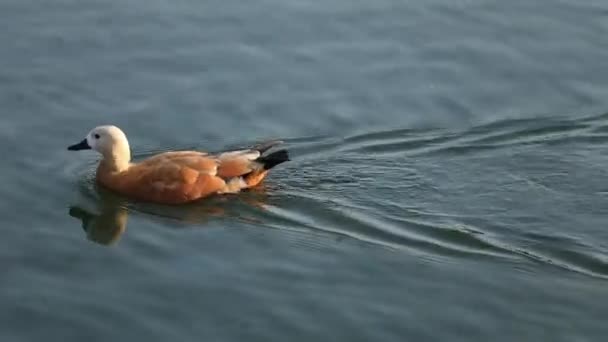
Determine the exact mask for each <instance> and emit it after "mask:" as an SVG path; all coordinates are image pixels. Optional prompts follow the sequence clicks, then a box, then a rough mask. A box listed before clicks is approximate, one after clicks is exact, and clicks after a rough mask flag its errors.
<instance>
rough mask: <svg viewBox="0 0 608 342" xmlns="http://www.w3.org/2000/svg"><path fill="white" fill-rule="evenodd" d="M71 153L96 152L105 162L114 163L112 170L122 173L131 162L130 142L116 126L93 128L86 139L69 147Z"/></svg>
mask: <svg viewBox="0 0 608 342" xmlns="http://www.w3.org/2000/svg"><path fill="white" fill-rule="evenodd" d="M68 150H70V151H80V150H94V151H97V152H99V153H100V154H101V155H102V156H103V158H104V161H106V162H109V163H112V164H113V165H112V168H113V169H117V170H118V171H122V170H124V169H126V168H127V167H128V164H129V161H130V160H131V150H130V148H129V141H128V140H127V136H126V135H125V133H124V132H123V131H122V130H121V129H120V128H118V127H116V126H111V125H107V126H98V127H95V128H93V129H92V130H91V131H90V132H89V134H87V136H86V138H84V139H83V140H82V141H81V142H79V143H78V144H75V145H72V146H69V147H68Z"/></svg>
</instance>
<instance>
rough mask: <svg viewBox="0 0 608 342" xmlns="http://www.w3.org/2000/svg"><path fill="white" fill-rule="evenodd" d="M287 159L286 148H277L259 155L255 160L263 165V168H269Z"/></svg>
mask: <svg viewBox="0 0 608 342" xmlns="http://www.w3.org/2000/svg"><path fill="white" fill-rule="evenodd" d="M289 160H290V159H289V152H287V150H279V151H276V152H272V153H270V154H268V155H265V156H262V157H259V158H258V159H257V160H256V161H257V162H259V163H261V164H262V165H264V170H270V169H272V168H273V167H275V166H277V165H279V164H281V163H284V162H286V161H289Z"/></svg>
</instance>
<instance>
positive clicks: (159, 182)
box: [114, 152, 226, 203]
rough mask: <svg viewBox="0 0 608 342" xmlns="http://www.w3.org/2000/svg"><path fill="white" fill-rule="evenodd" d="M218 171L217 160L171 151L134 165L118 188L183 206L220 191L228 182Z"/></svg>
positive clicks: (136, 195)
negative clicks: (182, 204)
mask: <svg viewBox="0 0 608 342" xmlns="http://www.w3.org/2000/svg"><path fill="white" fill-rule="evenodd" d="M217 170H218V162H217V160H216V159H215V158H213V157H208V156H206V155H202V154H197V153H196V152H194V153H191V154H188V153H181V154H176V153H171V152H169V153H165V154H161V155H158V156H154V157H152V158H149V159H147V160H145V161H143V162H141V163H139V164H135V165H133V166H131V167H130V168H129V169H128V170H127V171H126V172H125V173H123V174H121V175H119V176H117V177H116V178H115V182H116V184H114V188H117V189H118V190H123V192H127V193H128V194H129V195H131V196H134V197H137V198H140V199H143V200H148V201H155V202H164V203H182V202H187V201H191V200H195V199H198V198H201V197H205V196H207V195H210V194H212V193H215V192H218V191H220V190H221V189H222V188H223V187H224V186H225V184H226V183H225V182H224V180H223V179H222V178H220V177H217Z"/></svg>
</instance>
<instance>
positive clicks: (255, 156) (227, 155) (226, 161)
mask: <svg viewBox="0 0 608 342" xmlns="http://www.w3.org/2000/svg"><path fill="white" fill-rule="evenodd" d="M281 143H282V141H280V140H273V141H268V142H263V143H260V144H257V145H254V146H253V147H251V148H249V149H243V150H236V151H228V152H223V153H220V154H218V155H217V156H216V158H217V160H218V169H217V175H218V176H219V177H222V178H224V179H230V178H234V177H242V176H245V175H248V174H250V173H252V172H255V171H261V170H263V169H264V162H263V160H262V158H263V157H262V154H264V153H265V152H266V151H268V150H270V149H271V148H273V147H274V146H276V145H279V144H281Z"/></svg>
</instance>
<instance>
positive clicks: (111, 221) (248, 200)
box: [69, 185, 266, 245]
mask: <svg viewBox="0 0 608 342" xmlns="http://www.w3.org/2000/svg"><path fill="white" fill-rule="evenodd" d="M100 195H101V199H100V201H101V210H100V212H99V213H98V214H97V213H93V212H91V211H89V210H87V209H84V208H83V207H80V206H72V207H70V211H69V214H70V216H72V217H75V218H78V219H80V221H81V222H82V228H83V229H84V231H85V232H86V235H87V238H88V239H89V240H91V241H93V242H96V243H98V244H102V245H112V244H114V243H116V242H118V241H119V240H120V238H121V236H122V235H123V234H124V232H125V231H126V229H127V219H128V217H129V209H127V203H126V202H125V201H124V200H121V199H119V198H116V196H114V195H113V194H110V193H107V192H105V193H104V192H103V191H101V192H100ZM238 199H239V201H224V200H223V198H215V199H212V200H209V201H205V202H203V203H191V204H189V205H186V206H180V207H174V206H154V205H145V204H142V205H137V212H140V213H145V214H149V215H151V216H155V217H157V218H162V219H172V220H175V221H176V222H179V223H181V224H200V223H202V222H204V221H206V220H208V219H210V218H213V217H227V216H230V217H235V218H239V219H241V220H246V221H254V219H252V218H247V217H243V215H242V211H241V210H238V208H239V207H238V204H239V202H241V203H244V204H246V205H247V206H248V207H249V208H252V207H255V208H260V209H263V208H264V204H265V201H266V193H265V188H264V186H263V185H262V186H258V187H256V188H252V189H249V190H248V191H247V192H246V193H245V194H243V196H239V198H238Z"/></svg>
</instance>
